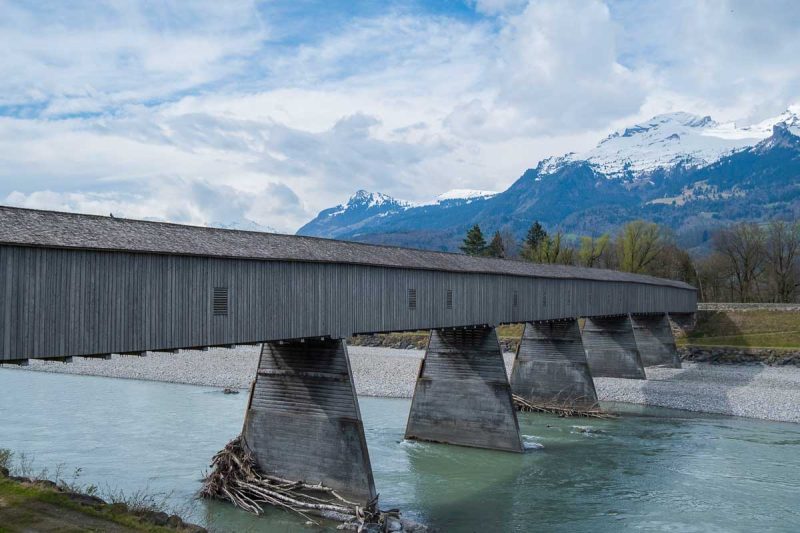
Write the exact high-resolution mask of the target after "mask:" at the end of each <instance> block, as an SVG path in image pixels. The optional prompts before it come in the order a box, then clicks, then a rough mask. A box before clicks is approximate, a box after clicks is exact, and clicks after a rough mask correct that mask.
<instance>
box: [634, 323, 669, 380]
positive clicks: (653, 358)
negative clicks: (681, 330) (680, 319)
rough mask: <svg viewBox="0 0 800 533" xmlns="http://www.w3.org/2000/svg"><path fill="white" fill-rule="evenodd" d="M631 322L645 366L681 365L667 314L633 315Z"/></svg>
mask: <svg viewBox="0 0 800 533" xmlns="http://www.w3.org/2000/svg"><path fill="white" fill-rule="evenodd" d="M631 323H632V324H633V334H634V336H635V337H636V345H637V346H638V348H639V354H640V355H641V357H642V364H644V366H668V367H671V368H680V367H681V358H680V357H679V356H678V349H677V348H676V347H675V338H674V337H673V335H672V327H671V326H670V323H669V317H667V315H666V314H658V315H631Z"/></svg>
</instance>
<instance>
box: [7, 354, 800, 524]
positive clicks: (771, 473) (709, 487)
mask: <svg viewBox="0 0 800 533" xmlns="http://www.w3.org/2000/svg"><path fill="white" fill-rule="evenodd" d="M246 401H247V398H246V394H238V395H224V394H222V392H221V391H220V390H219V389H212V388H205V387H195V386H189V385H174V384H168V383H156V382H146V381H134V380H121V379H110V378H100V377H88V376H71V375H62V374H47V373H38V372H27V371H20V370H13V369H0V448H10V449H12V450H13V451H15V452H17V453H18V454H19V453H20V452H23V453H24V454H25V456H26V458H27V460H29V461H32V462H33V465H34V467H35V468H36V469H37V470H41V469H45V468H46V469H47V471H48V473H50V474H52V473H53V472H55V470H56V469H58V468H59V467H60V471H61V472H62V477H65V478H67V479H69V478H71V477H72V473H73V472H74V471H75V469H76V468H81V469H82V470H81V473H80V477H79V479H78V480H79V481H80V482H82V483H85V484H95V485H97V486H98V487H99V488H100V492H101V494H102V493H104V492H105V493H108V492H109V491H120V490H121V491H123V492H126V493H128V494H131V493H134V492H135V491H137V490H146V491H148V492H151V493H157V494H160V495H162V496H163V497H165V498H168V500H169V503H170V505H171V506H172V507H173V508H176V509H180V510H181V511H183V513H184V514H186V515H188V517H189V519H191V520H193V521H195V522H198V523H201V524H204V525H207V526H208V527H209V528H210V529H212V530H213V531H236V532H246V531H253V532H256V531H259V532H260V531H276V532H277V531H280V532H283V531H290V532H291V531H298V532H299V531H302V532H309V531H321V530H325V529H324V528H317V527H309V526H306V525H304V522H303V520H301V519H297V518H295V517H293V516H292V515H289V514H287V513H284V512H280V511H271V512H269V513H268V514H267V515H266V516H263V517H254V516H250V515H248V514H246V513H244V512H240V511H238V510H236V509H233V508H232V507H230V506H229V505H226V504H224V503H219V502H205V501H199V500H197V499H196V498H195V494H196V492H197V490H198V488H199V487H200V480H201V477H202V474H203V471H204V470H205V469H206V468H207V465H208V463H209V459H210V458H211V457H212V456H213V455H214V453H215V452H216V451H217V450H219V449H220V448H221V447H223V446H224V445H225V443H226V442H227V441H228V440H230V439H231V438H232V437H234V436H236V435H237V434H238V433H239V431H240V429H241V424H242V419H243V415H244V406H245V403H246ZM360 404H361V410H362V414H363V417H364V425H365V427H366V434H367V441H368V443H369V451H370V456H371V459H372V465H373V468H374V471H375V481H376V484H377V487H378V491H379V492H380V493H381V506H382V507H384V508H390V507H396V508H399V509H401V510H402V511H403V514H404V515H405V516H407V517H410V518H413V519H416V520H418V521H421V522H423V523H426V524H428V525H430V526H432V527H433V528H435V530H437V531H441V532H506V531H514V532H527V531H565V532H566V531H569V532H582V531H587V532H588V531H591V532H610V531H621V530H626V531H698V532H700V531H702V532H707V531H711V532H713V531H726V532H727V531H787V532H788V531H800V425H796V424H783V423H774V422H763V421H757V420H749V419H742V418H732V417H723V416H711V415H698V414H692V413H687V412H683V411H674V410H665V409H653V408H638V407H631V406H624V405H606V406H605V407H607V408H608V409H611V410H613V411H615V412H617V413H619V414H620V417H619V418H617V419H614V420H601V421H597V420H591V421H589V420H585V419H560V418H556V417H552V416H548V415H534V414H523V415H521V416H520V425H521V427H522V432H523V434H524V435H525V439H526V441H527V442H529V443H530V444H531V445H532V446H535V445H536V444H539V445H541V447H540V448H537V449H532V450H530V451H528V452H527V453H525V454H523V455H519V454H511V453H501V452H492V451H484V450H476V449H469V448H462V447H457V446H446V445H440V444H424V443H417V442H406V441H404V440H403V430H404V427H405V422H406V417H407V414H408V409H409V405H410V401H409V400H395V399H380V398H368V397H362V398H360ZM51 477H52V475H51ZM328 529H330V530H335V529H333V528H328Z"/></svg>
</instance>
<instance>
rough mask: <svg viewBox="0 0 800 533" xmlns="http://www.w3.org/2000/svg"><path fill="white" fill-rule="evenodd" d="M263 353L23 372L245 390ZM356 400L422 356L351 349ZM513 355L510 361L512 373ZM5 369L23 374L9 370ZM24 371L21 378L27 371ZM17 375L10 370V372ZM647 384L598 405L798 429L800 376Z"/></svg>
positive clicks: (611, 384) (635, 383)
mask: <svg viewBox="0 0 800 533" xmlns="http://www.w3.org/2000/svg"><path fill="white" fill-rule="evenodd" d="M258 350H259V348H258V347H255V346H240V347H237V348H234V349H211V350H209V351H207V352H201V351H182V352H180V353H177V354H170V353H150V354H148V356H147V357H135V356H118V355H115V356H114V357H113V358H112V359H111V360H102V359H83V358H77V357H76V358H75V359H74V362H73V363H68V364H65V363H58V362H48V361H31V364H30V366H28V367H19V368H21V369H24V370H29V371H31V370H33V371H45V372H62V373H69V374H87V375H98V376H108V377H116V378H128V379H145V380H154V381H168V382H173V383H188V384H192V385H205V386H213V387H227V388H236V389H246V388H248V387H249V385H250V381H251V380H252V379H253V376H254V375H255V370H256V366H257V364H258ZM348 350H349V352H350V361H351V366H352V368H353V375H354V379H355V382H356V389H357V391H358V393H359V394H362V395H366V396H388V397H394V398H409V397H411V395H412V394H413V392H414V383H415V380H416V377H417V372H418V369H419V363H420V361H421V359H422V355H423V352H422V351H421V350H397V349H392V348H375V347H366V346H351V347H349V348H348ZM512 360H513V354H510V353H507V354H505V361H506V366H507V367H508V368H510V365H511V362H512ZM2 368H3V369H6V368H8V369H17V368H18V367H14V366H9V365H5V366H3V367H2ZM24 370H21V371H24ZM12 371H13V370H12ZM647 376H648V379H647V380H630V379H615V378H596V379H595V385H596V387H597V393H598V396H599V397H600V400H601V401H618V402H629V403H639V404H647V405H656V406H661V407H673V408H677V409H688V410H691V411H703V412H710V413H720V414H728V415H736V416H746V417H751V418H761V419H767V420H778V421H787V422H798V423H800V368H798V367H794V366H781V367H770V366H765V365H760V364H749V365H732V364H726V365H710V364H707V363H684V367H683V368H682V369H666V368H648V369H647Z"/></svg>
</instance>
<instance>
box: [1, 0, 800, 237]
mask: <svg viewBox="0 0 800 533" xmlns="http://www.w3.org/2000/svg"><path fill="white" fill-rule="evenodd" d="M798 28H800V2H796V1H794V0H787V1H786V2H777V1H776V2H766V3H764V2H750V1H743V2H726V1H699V0H692V1H685V2H682V1H670V2H664V1H653V2H639V1H633V0H630V1H620V2H612V1H608V2H602V1H599V0H597V1H593V0H576V1H569V0H557V1H556V0H552V1H547V0H543V1H536V0H534V1H530V2H526V1H524V0H442V1H439V2H433V1H430V2H421V1H420V2H415V1H410V0H409V1H398V2H394V3H391V4H389V3H383V2H376V1H369V2H358V1H354V0H347V1H345V0H342V1H338V0H323V1H319V2H315V1H311V0H288V1H270V2H264V3H252V2H239V1H234V0H226V1H225V2H219V1H217V0H209V1H207V2H185V1H176V2H174V3H171V2H141V3H136V2H124V1H118V2H108V3H99V2H96V1H87V2H85V3H83V2H80V1H72V2H57V1H55V2H49V1H48V2H45V1H42V2H33V1H28V2H13V1H12V2H7V1H4V0H0V50H2V53H0V204H8V205H21V206H28V207H37V208H49V209H58V210H70V211H79V212H90V213H100V214H107V213H109V212H113V213H114V214H115V215H117V216H128V217H134V218H155V219H163V220H171V221H176V222H188V223H195V224H219V223H242V222H243V221H245V220H252V221H254V222H256V223H258V224H262V225H268V226H271V227H273V228H276V229H277V230H279V231H284V232H294V231H295V230H296V229H297V228H298V227H299V226H300V225H302V224H303V223H304V222H306V221H307V220H309V219H310V218H312V217H313V216H315V215H316V213H317V212H318V211H319V210H321V209H323V208H325V207H329V206H331V205H335V204H337V203H340V202H344V201H346V200H347V198H348V197H349V196H350V195H351V194H352V193H353V192H354V191H355V190H357V189H367V190H370V191H381V192H384V193H387V194H390V195H393V196H396V197H398V198H402V199H406V200H412V201H424V200H428V199H430V198H433V197H435V196H436V195H438V194H440V193H441V192H443V191H446V190H448V189H453V188H474V189H489V190H502V189H503V188H505V187H507V186H508V185H509V184H510V183H511V182H513V181H514V180H515V179H516V178H517V177H518V176H519V175H520V174H521V173H522V172H523V171H524V170H525V169H526V168H529V167H531V166H534V165H535V164H536V163H537V162H538V161H539V160H540V159H542V158H543V157H546V156H549V155H558V154H561V153H564V152H568V151H579V150H582V149H586V148H588V147H590V146H592V145H594V144H595V143H596V142H597V141H598V140H599V139H600V138H601V137H603V136H604V135H605V134H607V133H608V132H609V131H610V130H612V129H616V128H619V127H623V126H625V125H628V124H631V123H634V122H636V121H637V120H641V119H646V118H649V117H650V116H652V115H654V114H658V113H664V112H670V111H677V110H684V111H689V112H693V113H698V114H703V115H705V114H711V115H712V116H713V117H714V118H716V119H717V120H723V121H725V120H736V121H737V122H738V123H747V122H754V121H757V120H760V119H763V118H767V117H769V116H773V115H777V114H778V113H780V112H781V111H782V110H784V109H785V108H786V107H787V106H788V105H789V104H791V103H796V102H798V101H800V31H798Z"/></svg>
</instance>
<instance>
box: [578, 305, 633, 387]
mask: <svg viewBox="0 0 800 533" xmlns="http://www.w3.org/2000/svg"><path fill="white" fill-rule="evenodd" d="M582 336H583V346H584V347H585V348H586V359H587V360H588V362H589V370H590V372H591V373H592V376H593V377H596V378H597V377H610V378H630V379H646V377H645V373H644V366H643V365H642V358H641V355H640V354H639V349H638V348H637V346H636V339H635V337H634V336H633V325H632V324H631V319H630V317H629V316H627V315H625V316H612V317H595V318H587V319H586V324H585V325H584V327H583V332H582Z"/></svg>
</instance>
